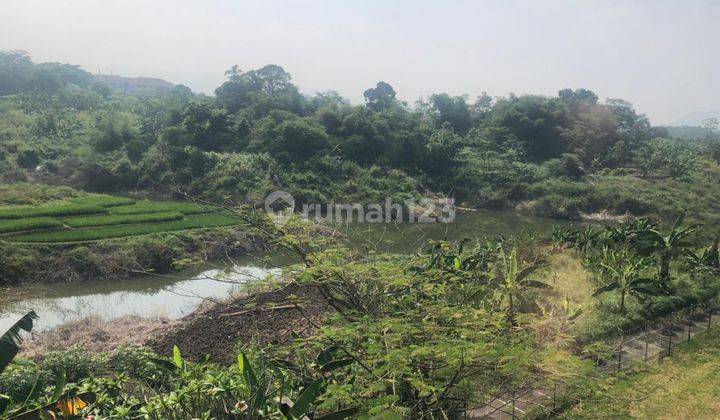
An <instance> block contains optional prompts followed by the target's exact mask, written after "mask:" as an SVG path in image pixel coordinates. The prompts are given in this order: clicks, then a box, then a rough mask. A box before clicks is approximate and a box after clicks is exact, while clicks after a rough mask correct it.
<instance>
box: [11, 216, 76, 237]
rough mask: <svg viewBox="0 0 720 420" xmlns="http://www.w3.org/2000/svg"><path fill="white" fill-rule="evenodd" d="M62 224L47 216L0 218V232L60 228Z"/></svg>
mask: <svg viewBox="0 0 720 420" xmlns="http://www.w3.org/2000/svg"><path fill="white" fill-rule="evenodd" d="M61 227H63V224H62V223H61V222H59V221H57V220H55V219H51V218H49V217H35V218H32V219H15V220H0V233H12V232H22V231H24V230H35V229H52V228H61Z"/></svg>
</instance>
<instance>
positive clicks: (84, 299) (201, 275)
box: [0, 210, 563, 331]
mask: <svg viewBox="0 0 720 420" xmlns="http://www.w3.org/2000/svg"><path fill="white" fill-rule="evenodd" d="M557 223H563V222H560V221H556V220H550V219H543V218H536V217H526V216H520V215H518V214H515V213H512V212H495V211H489V210H484V211H477V212H460V213H458V214H457V217H456V219H455V221H454V222H452V223H449V224H442V223H436V224H421V223H415V224H404V225H393V224H384V223H380V224H367V223H352V224H348V225H342V226H340V227H339V229H341V230H343V231H345V232H346V234H347V236H348V238H350V240H351V242H352V243H353V244H354V245H357V246H362V247H365V248H368V249H374V250H377V251H390V252H401V253H406V252H415V251H417V250H418V249H419V248H420V247H422V245H423V244H424V243H425V241H426V240H428V239H442V238H447V239H451V240H458V239H463V238H469V239H483V238H484V237H492V236H496V235H498V234H503V235H513V234H521V233H532V234H537V235H546V234H547V233H549V231H550V230H551V229H552V225H553V224H557ZM271 257H272V258H270V260H269V262H268V263H265V262H261V260H259V259H256V258H250V257H244V258H238V259H235V260H234V264H228V263H227V262H222V263H215V264H208V265H207V266H206V267H204V268H202V269H195V270H188V271H184V272H179V273H175V274H173V275H172V276H148V275H144V276H137V277H133V278H131V279H128V280H126V281H116V282H108V281H102V280H98V281H89V282H82V283H64V284H44V285H27V286H21V287H17V288H13V289H10V290H2V289H0V294H1V295H4V296H0V331H4V330H5V329H6V328H7V327H9V326H10V325H12V324H13V323H14V322H15V321H16V320H17V319H18V318H19V317H20V316H22V314H24V313H25V312H27V311H28V310H31V309H32V310H34V311H35V312H36V313H37V314H38V315H39V316H40V319H39V320H38V321H37V323H36V329H37V330H44V329H50V328H53V327H55V326H57V325H60V324H63V323H65V322H68V321H73V320H78V319H82V318H84V317H86V316H90V315H98V316H100V317H102V318H104V319H106V320H112V319H114V318H118V317H121V316H124V315H129V314H137V315H140V316H145V317H148V316H164V317H168V318H173V319H174V318H180V317H183V316H185V315H188V314H189V313H191V312H193V311H194V310H195V309H196V308H197V307H198V306H199V305H200V304H201V303H203V301H205V300H220V299H224V298H226V297H227V296H228V295H229V294H231V293H232V292H233V291H234V290H237V288H238V287H239V284H242V283H244V282H247V281H250V280H252V279H257V278H262V277H264V276H266V275H268V274H270V273H272V272H276V271H278V270H279V269H278V268H277V267H281V266H283V265H286V264H289V263H291V261H290V260H289V259H287V258H283V257H282V256H279V255H277V256H271ZM218 280H221V281H218Z"/></svg>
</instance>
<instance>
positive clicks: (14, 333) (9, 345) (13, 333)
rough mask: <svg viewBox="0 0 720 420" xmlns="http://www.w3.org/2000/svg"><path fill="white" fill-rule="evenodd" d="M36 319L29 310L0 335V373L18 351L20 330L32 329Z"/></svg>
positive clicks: (20, 339) (20, 340)
mask: <svg viewBox="0 0 720 420" xmlns="http://www.w3.org/2000/svg"><path fill="white" fill-rule="evenodd" d="M36 319H38V316H37V315H36V314H35V312H34V311H30V312H28V313H26V314H25V315H23V316H22V317H21V318H20V319H19V320H17V321H16V322H15V323H14V324H13V325H12V326H11V327H10V328H9V329H8V330H7V331H5V332H4V333H3V335H2V336H0V374H1V373H2V372H3V371H4V370H5V368H6V367H7V366H8V365H9V364H10V362H11V361H12V359H13V358H14V357H15V355H17V353H18V350H19V349H18V344H19V343H20V342H22V338H21V337H20V333H21V331H27V332H30V331H32V328H33V321H34V320H36Z"/></svg>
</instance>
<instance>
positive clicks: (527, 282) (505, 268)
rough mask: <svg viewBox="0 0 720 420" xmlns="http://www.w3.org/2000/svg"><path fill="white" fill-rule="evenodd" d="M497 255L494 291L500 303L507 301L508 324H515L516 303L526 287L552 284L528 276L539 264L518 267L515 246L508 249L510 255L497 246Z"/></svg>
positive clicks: (546, 286) (522, 295)
mask: <svg viewBox="0 0 720 420" xmlns="http://www.w3.org/2000/svg"><path fill="white" fill-rule="evenodd" d="M497 255H498V259H497V264H496V270H497V275H496V278H495V283H496V284H497V286H498V288H497V290H496V293H497V294H498V295H499V296H498V300H499V301H500V303H501V304H502V303H503V302H505V301H507V309H506V311H507V312H506V314H507V319H508V321H509V322H510V324H512V325H513V326H517V319H516V314H517V304H518V302H521V301H523V300H524V299H525V292H526V291H527V289H529V288H535V289H550V288H552V286H550V285H548V284H546V283H543V282H541V281H539V280H531V279H529V278H528V276H529V275H530V274H532V272H533V271H535V270H537V269H538V267H539V266H538V265H529V266H527V267H525V268H523V269H520V267H519V263H518V256H517V250H516V249H515V248H513V249H512V251H510V255H507V254H506V253H505V250H504V249H503V248H502V246H498V250H497Z"/></svg>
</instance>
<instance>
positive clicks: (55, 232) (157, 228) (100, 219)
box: [0, 190, 240, 243]
mask: <svg viewBox="0 0 720 420" xmlns="http://www.w3.org/2000/svg"><path fill="white" fill-rule="evenodd" d="M11 192H13V193H14V194H15V195H13V196H12V197H11V198H12V199H13V201H20V200H17V199H16V197H19V194H18V193H16V192H15V191H14V190H13V191H11ZM75 194H76V195H75V196H72V195H70V194H68V195H67V196H66V197H65V198H63V199H60V200H58V199H55V197H54V196H52V197H51V200H52V201H46V202H37V204H34V205H27V204H26V205H17V206H6V207H0V235H2V236H0V240H2V241H6V242H23V243H65V242H84V241H93V240H100V239H111V238H122V237H129V236H138V235H146V234H151V233H158V232H170V231H178V230H188V229H201V228H213V227H221V226H231V225H237V224H239V222H240V221H239V219H237V218H235V217H232V216H228V215H223V214H219V213H217V212H218V210H219V209H218V208H216V207H212V206H205V205H197V204H194V203H188V202H175V201H148V200H143V201H136V200H133V199H130V198H125V197H113V196H109V195H101V194H85V193H75ZM36 195H38V196H39V195H40V192H38V193H37V194H36ZM8 201H9V200H8ZM33 201H35V202H36V201H37V199H33ZM20 202H22V201H20Z"/></svg>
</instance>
